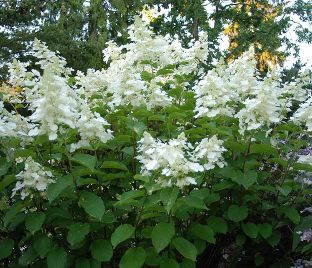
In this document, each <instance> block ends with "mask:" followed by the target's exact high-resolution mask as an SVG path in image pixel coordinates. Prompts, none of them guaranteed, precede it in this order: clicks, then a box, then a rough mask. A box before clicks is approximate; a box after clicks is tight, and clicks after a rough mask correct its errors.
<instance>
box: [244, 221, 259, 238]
mask: <svg viewBox="0 0 312 268" xmlns="http://www.w3.org/2000/svg"><path fill="white" fill-rule="evenodd" d="M242 229H243V231H244V233H245V234H246V235H248V236H249V237H250V238H256V237H257V236H258V226H257V225H256V224H254V223H252V222H247V223H243V224H242Z"/></svg>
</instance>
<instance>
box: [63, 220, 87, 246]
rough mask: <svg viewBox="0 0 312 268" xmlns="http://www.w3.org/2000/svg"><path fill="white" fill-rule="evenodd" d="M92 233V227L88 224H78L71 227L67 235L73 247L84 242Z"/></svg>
mask: <svg viewBox="0 0 312 268" xmlns="http://www.w3.org/2000/svg"><path fill="white" fill-rule="evenodd" d="M89 232H90V226H89V224H87V223H81V222H76V223H73V224H71V225H70V227H69V231H68V233H67V241H68V242H69V243H70V244H71V245H75V244H78V243H80V242H82V241H83V240H84V238H85V236H86V235H87V234H88V233H89Z"/></svg>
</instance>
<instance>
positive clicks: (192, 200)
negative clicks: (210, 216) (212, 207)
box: [183, 195, 208, 210]
mask: <svg viewBox="0 0 312 268" xmlns="http://www.w3.org/2000/svg"><path fill="white" fill-rule="evenodd" d="M183 201H184V203H185V204H186V205H187V206H189V207H192V208H197V209H205V210H208V208H207V206H206V204H205V203H204V201H203V200H201V199H200V198H198V197H196V196H191V195H189V196H187V197H185V198H184V199H183Z"/></svg>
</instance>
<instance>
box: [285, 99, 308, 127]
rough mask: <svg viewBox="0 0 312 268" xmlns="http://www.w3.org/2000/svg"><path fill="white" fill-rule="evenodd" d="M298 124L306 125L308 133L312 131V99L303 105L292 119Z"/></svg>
mask: <svg viewBox="0 0 312 268" xmlns="http://www.w3.org/2000/svg"><path fill="white" fill-rule="evenodd" d="M290 120H292V121H293V122H294V123H296V124H304V125H305V126H306V128H307V130H308V131H312V97H311V96H310V97H309V98H308V99H307V100H306V101H305V102H303V103H301V104H300V106H299V109H298V110H297V111H296V112H295V113H294V115H293V116H292V117H291V118H290Z"/></svg>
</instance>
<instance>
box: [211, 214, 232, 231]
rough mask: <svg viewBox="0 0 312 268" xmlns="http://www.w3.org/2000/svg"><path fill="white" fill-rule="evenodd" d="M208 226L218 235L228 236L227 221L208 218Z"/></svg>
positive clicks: (212, 217)
mask: <svg viewBox="0 0 312 268" xmlns="http://www.w3.org/2000/svg"><path fill="white" fill-rule="evenodd" d="M207 224H208V226H209V227H211V229H212V230H213V231H214V232H216V233H221V234H226V232H227V229H228V228H227V224H226V221H225V220H224V219H222V218H221V217H216V216H210V217H209V218H208V221H207Z"/></svg>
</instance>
